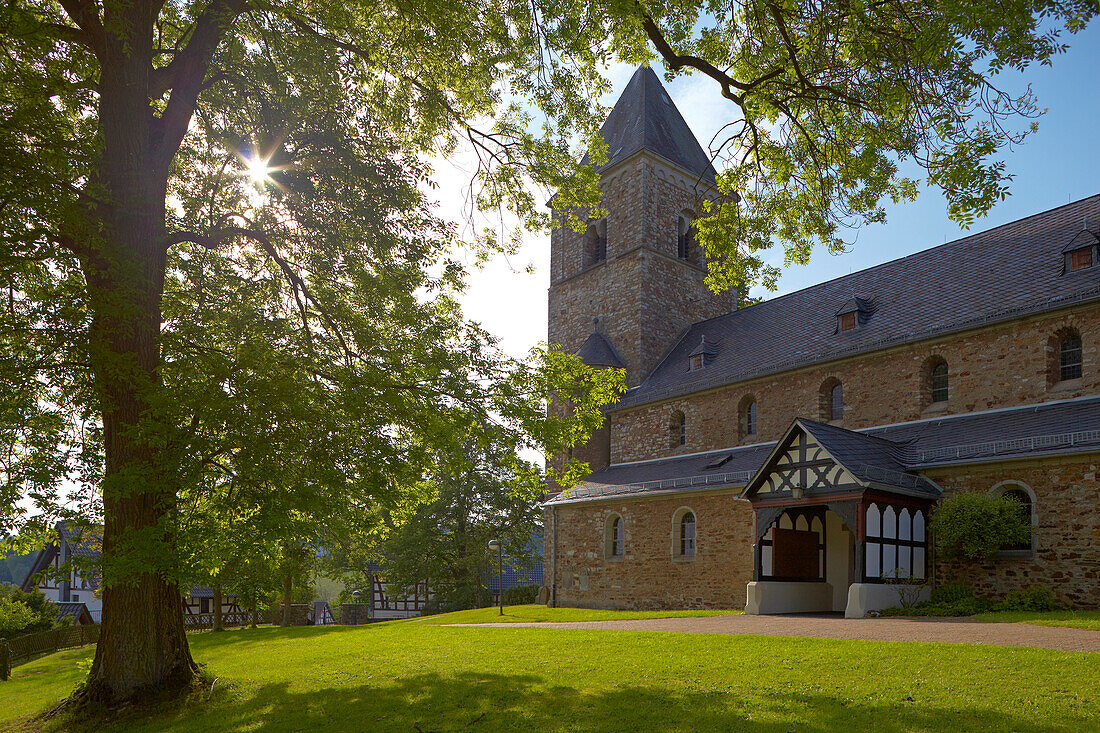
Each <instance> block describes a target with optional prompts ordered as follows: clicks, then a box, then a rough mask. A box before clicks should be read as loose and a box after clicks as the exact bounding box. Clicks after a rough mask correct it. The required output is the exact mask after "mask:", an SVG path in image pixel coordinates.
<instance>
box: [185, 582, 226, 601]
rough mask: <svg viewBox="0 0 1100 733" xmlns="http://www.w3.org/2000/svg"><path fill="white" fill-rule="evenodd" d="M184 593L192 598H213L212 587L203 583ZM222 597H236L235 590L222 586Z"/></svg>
mask: <svg viewBox="0 0 1100 733" xmlns="http://www.w3.org/2000/svg"><path fill="white" fill-rule="evenodd" d="M186 595H189V596H191V597H192V598H213V597H214V589H213V588H210V587H208V586H205V585H196V586H194V587H193V588H191V590H189V591H188V592H187V594H186ZM222 597H223V598H226V599H229V598H236V597H237V592H236V591H234V590H230V589H228V588H222Z"/></svg>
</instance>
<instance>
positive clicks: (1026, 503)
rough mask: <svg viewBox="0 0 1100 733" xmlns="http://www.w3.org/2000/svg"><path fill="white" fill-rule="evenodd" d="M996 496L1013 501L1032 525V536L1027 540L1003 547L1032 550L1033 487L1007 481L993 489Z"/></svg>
mask: <svg viewBox="0 0 1100 733" xmlns="http://www.w3.org/2000/svg"><path fill="white" fill-rule="evenodd" d="M991 493H993V494H994V495H995V496H1000V497H1001V498H1002V499H1007V500H1009V501H1011V502H1013V503H1014V504H1015V505H1016V506H1017V507H1018V509H1019V512H1020V516H1021V517H1023V519H1024V521H1025V522H1027V525H1028V526H1029V527H1031V530H1032V532H1031V534H1032V536H1031V538H1030V539H1029V540H1028V541H1027V542H1021V543H1019V544H1015V545H1007V546H1005V547H1003V548H1001V549H1003V550H1014V551H1019V550H1031V549H1032V548H1033V547H1034V544H1035V543H1034V537H1035V519H1036V516H1035V495H1034V494H1033V493H1032V492H1031V489H1029V488H1028V487H1026V486H1024V485H1023V484H1021V483H1017V482H1015V481H1007V482H1005V483H1002V484H998V485H996V486H994V487H993V489H992V490H991Z"/></svg>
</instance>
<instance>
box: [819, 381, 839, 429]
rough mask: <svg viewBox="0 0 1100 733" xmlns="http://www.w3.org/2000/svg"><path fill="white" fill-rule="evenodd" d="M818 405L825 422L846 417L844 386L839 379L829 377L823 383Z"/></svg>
mask: <svg viewBox="0 0 1100 733" xmlns="http://www.w3.org/2000/svg"><path fill="white" fill-rule="evenodd" d="M818 406H819V408H820V410H819V411H820V414H821V419H822V420H824V421H825V422H830V421H833V420H843V419H844V386H843V385H842V384H841V383H840V380H839V379H837V378H836V377H829V378H828V379H826V380H825V381H824V382H822V383H821V391H820V393H819V394H818Z"/></svg>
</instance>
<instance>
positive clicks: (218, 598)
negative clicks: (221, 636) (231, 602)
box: [214, 580, 224, 631]
mask: <svg viewBox="0 0 1100 733" xmlns="http://www.w3.org/2000/svg"><path fill="white" fill-rule="evenodd" d="M214 631H224V629H223V628H222V584H221V581H220V580H218V581H215V582H214Z"/></svg>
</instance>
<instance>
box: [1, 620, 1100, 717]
mask: <svg viewBox="0 0 1100 733" xmlns="http://www.w3.org/2000/svg"><path fill="white" fill-rule="evenodd" d="M190 641H191V645H192V649H193V652H194V655H195V657H196V659H198V660H199V661H201V662H204V663H205V664H206V665H208V666H207V671H208V673H209V675H211V679H213V678H214V677H216V678H218V681H217V683H216V684H215V688H214V690H213V692H212V693H210V694H208V693H207V691H206V689H205V688H204V690H203V691H202V693H201V694H198V695H196V696H193V698H192V699H191V700H190V701H189V702H188V703H187V704H185V705H175V706H172V707H171V708H162V709H160V710H159V711H156V712H155V713H153V714H149V713H146V714H145V715H144V716H143V717H134V716H131V717H129V718H125V719H123V720H122V721H113V722H112V724H111V725H110V726H109V729H110V730H119V731H180V732H181V733H195V732H196V731H243V730H260V729H262V730H265V731H268V730H274V731H284V730H285V731H308V730H324V731H364V730H369V731H415V730H417V729H418V728H419V729H420V730H423V731H428V730H434V731H459V730H466V729H469V730H471V731H514V730H528V731H648V730H661V731H726V730H759V731H769V732H770V731H775V732H779V731H788V730H799V731H801V730H808V731H832V730H883V731H933V730H945V731H960V730H1014V731H1040V730H1043V731H1046V730H1066V731H1084V730H1098V729H1100V655H1096V654H1089V653H1083V652H1059V651H1050V650H1042V649H1023V648H1012V647H992V646H979V645H962V644H919V643H912V642H874V641H843V640H835V639H799V638H785V637H759V636H726V635H710V634H698V635H694V634H669V633H661V632H634V631H595V630H578V629H568V630H555V629H537V628H485V627H482V628H477V627H474V628H451V627H443V626H439V625H433V624H426V623H423V622H421V623H402V624H375V625H369V626H358V627H299V628H291V629H279V628H272V627H267V628H260V629H254V630H250V629H242V630H235V631H229V632H225V633H221V634H212V633H205V634H199V635H195V636H192V637H190ZM91 653H92V651H91V649H90V648H89V649H84V650H73V651H68V652H62V653H60V654H55V655H52V656H50V657H47V658H44V659H41V660H38V661H37V662H34V663H32V664H28V665H23V666H20V667H17V668H16V670H15V678H14V679H13V680H11V681H9V682H2V683H0V728H6V727H8V726H10V725H12V724H13V723H15V724H18V723H19V721H20V719H21V718H22V719H23V722H26V720H27V718H26V716H27V715H29V714H31V713H33V712H34V711H36V710H42V709H45V708H48V707H49V706H51V705H52V704H53V703H55V702H56V701H58V700H60V699H62V698H63V697H64V696H65V695H66V694H68V693H69V691H70V690H71V689H72V687H73V685H74V684H75V683H76V681H77V680H78V679H79V677H80V674H81V670H80V668H79V667H78V663H79V662H80V660H86V659H89V658H90V655H91ZM31 725H37V724H35V723H31ZM92 727H93V728H95V729H107V728H106V727H104V726H103V724H102V722H99V723H97V725H95V726H92ZM47 728H48V729H50V730H66V731H67V730H73V729H74V727H73V725H72V724H71V723H70V722H68V721H64V720H61V721H51V722H49V724H48V725H47Z"/></svg>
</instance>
